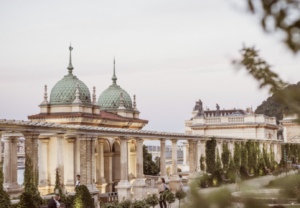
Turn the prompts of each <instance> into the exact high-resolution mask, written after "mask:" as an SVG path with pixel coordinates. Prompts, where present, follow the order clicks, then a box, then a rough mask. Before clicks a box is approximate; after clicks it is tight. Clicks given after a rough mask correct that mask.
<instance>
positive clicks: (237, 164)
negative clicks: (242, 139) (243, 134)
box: [234, 143, 241, 168]
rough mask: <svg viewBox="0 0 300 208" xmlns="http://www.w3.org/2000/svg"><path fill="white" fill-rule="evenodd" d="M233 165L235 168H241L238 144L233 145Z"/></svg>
mask: <svg viewBox="0 0 300 208" xmlns="http://www.w3.org/2000/svg"><path fill="white" fill-rule="evenodd" d="M234 165H235V167H236V168H240V166H241V146H240V144H238V143H234Z"/></svg>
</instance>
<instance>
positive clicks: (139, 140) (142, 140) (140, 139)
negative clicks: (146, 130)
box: [134, 137, 144, 143]
mask: <svg viewBox="0 0 300 208" xmlns="http://www.w3.org/2000/svg"><path fill="white" fill-rule="evenodd" d="M134 139H135V141H136V142H142V143H143V142H144V139H143V138H141V137H135V138H134Z"/></svg>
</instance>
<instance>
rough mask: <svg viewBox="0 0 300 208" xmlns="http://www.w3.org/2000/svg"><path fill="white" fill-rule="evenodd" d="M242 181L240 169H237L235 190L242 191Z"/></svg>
mask: <svg viewBox="0 0 300 208" xmlns="http://www.w3.org/2000/svg"><path fill="white" fill-rule="evenodd" d="M241 181H242V180H241V174H240V171H239V170H238V169H237V170H236V172H235V191H240V184H241Z"/></svg>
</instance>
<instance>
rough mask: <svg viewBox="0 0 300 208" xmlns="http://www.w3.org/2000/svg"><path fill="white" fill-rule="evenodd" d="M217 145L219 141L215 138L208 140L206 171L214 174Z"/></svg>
mask: <svg viewBox="0 0 300 208" xmlns="http://www.w3.org/2000/svg"><path fill="white" fill-rule="evenodd" d="M216 146H217V142H216V139H215V138H212V139H211V140H209V141H207V142H206V149H205V153H206V157H205V162H206V172H208V173H210V174H212V173H213V171H214V170H215V168H216Z"/></svg>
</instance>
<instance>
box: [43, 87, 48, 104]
mask: <svg viewBox="0 0 300 208" xmlns="http://www.w3.org/2000/svg"><path fill="white" fill-rule="evenodd" d="M47 104H49V103H48V96H47V85H45V93H44V101H43V102H42V103H41V105H47Z"/></svg>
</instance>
